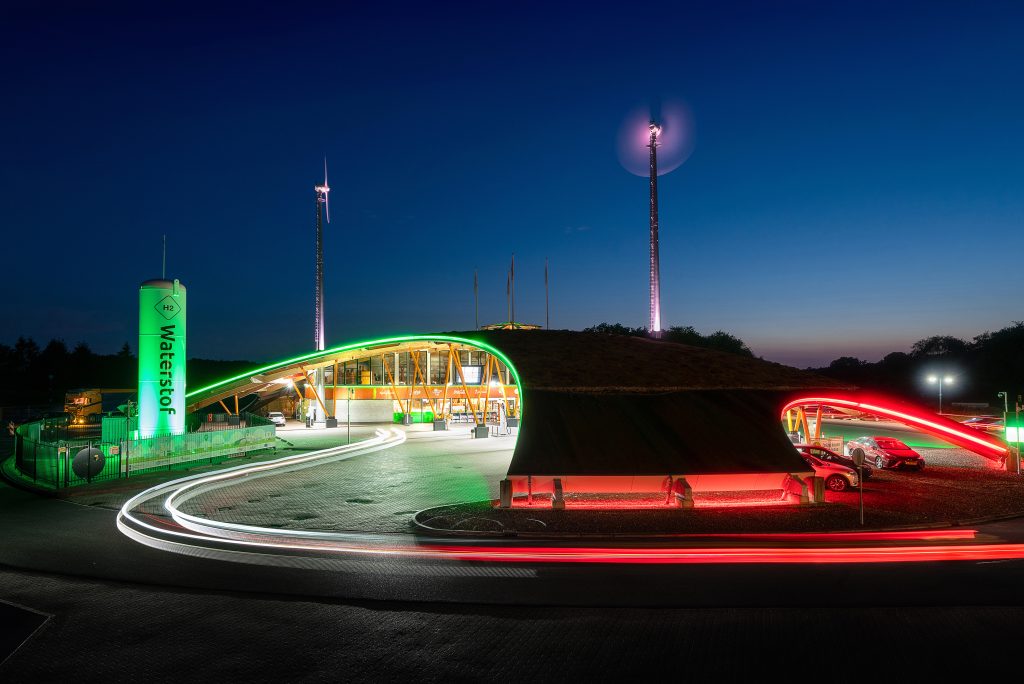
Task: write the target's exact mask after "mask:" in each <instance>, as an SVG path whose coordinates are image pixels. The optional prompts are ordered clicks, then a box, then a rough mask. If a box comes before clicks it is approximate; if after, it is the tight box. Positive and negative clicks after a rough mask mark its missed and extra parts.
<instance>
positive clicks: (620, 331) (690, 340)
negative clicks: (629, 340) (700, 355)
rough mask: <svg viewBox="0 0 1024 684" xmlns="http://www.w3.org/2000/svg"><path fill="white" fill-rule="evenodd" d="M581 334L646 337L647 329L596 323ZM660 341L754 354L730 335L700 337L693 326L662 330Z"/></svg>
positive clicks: (750, 355)
mask: <svg viewBox="0 0 1024 684" xmlns="http://www.w3.org/2000/svg"><path fill="white" fill-rule="evenodd" d="M583 332H587V333H599V334H602V335H627V336H629V337H648V336H649V335H648V332H647V328H630V327H629V326H625V325H622V324H621V323H598V324H597V325H593V326H591V327H589V328H584V329H583ZM661 339H662V340H664V341H666V342H676V343H678V344H688V345H690V346H691V347H704V348H705V349H716V350H718V351H723V352H728V353H730V354H739V355H740V356H749V357H753V356H754V352H752V351H750V347H748V346H747V345H746V344H744V342H743V340H741V339H740V338H738V337H736V336H735V335H730V334H729V333H727V332H724V331H722V330H716V331H715V332H713V333H711V334H710V335H702V334H701V333H699V332H697V331H696V330H694V329H693V326H689V325H687V326H680V325H674V326H672V327H671V328H669V329H668V330H663V331H662V333H661Z"/></svg>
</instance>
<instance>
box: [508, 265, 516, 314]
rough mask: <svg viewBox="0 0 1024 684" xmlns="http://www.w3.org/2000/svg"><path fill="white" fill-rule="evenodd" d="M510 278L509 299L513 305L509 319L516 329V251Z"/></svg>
mask: <svg viewBox="0 0 1024 684" xmlns="http://www.w3.org/2000/svg"><path fill="white" fill-rule="evenodd" d="M509 279H510V281H511V289H512V295H511V299H510V300H509V301H510V302H511V306H510V311H511V313H510V314H509V321H511V323H512V329H513V330H515V327H516V253H515V252H512V268H511V269H510V270H509Z"/></svg>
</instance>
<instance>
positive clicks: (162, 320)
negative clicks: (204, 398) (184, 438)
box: [139, 280, 185, 439]
mask: <svg viewBox="0 0 1024 684" xmlns="http://www.w3.org/2000/svg"><path fill="white" fill-rule="evenodd" d="M184 432H185V286H184V285H182V284H181V283H179V282H178V281H177V280H174V281H170V280H147V281H146V282H144V283H142V285H140V286H139V436H140V437H142V438H143V439H145V438H147V437H153V436H157V435H180V434H182V433H184Z"/></svg>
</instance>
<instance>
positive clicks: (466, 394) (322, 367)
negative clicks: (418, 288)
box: [186, 334, 521, 416]
mask: <svg viewBox="0 0 1024 684" xmlns="http://www.w3.org/2000/svg"><path fill="white" fill-rule="evenodd" d="M469 355H475V356H469ZM467 358H472V359H473V360H474V366H473V368H472V369H470V368H469V367H468V365H467V363H466V362H465V361H464V360H463V359H467ZM400 359H401V361H400ZM360 360H363V361H365V362H366V366H365V367H366V370H364V371H361V372H350V373H349V376H350V377H349V378H348V379H346V378H344V377H343V373H342V372H340V369H341V368H344V367H345V364H346V363H350V362H354V361H360ZM432 360H433V361H432ZM371 361H372V364H371ZM432 363H433V365H432ZM371 367H372V371H371V370H370V369H371ZM471 370H472V371H475V373H476V375H475V377H474V376H473V375H472V373H471V372H470V371H471ZM317 373H322V374H323V375H324V376H325V377H326V378H327V379H328V382H327V383H326V385H327V387H326V389H325V390H324V395H323V396H320V395H319V394H318V392H317V390H316V386H315V385H316V383H314V382H313V381H312V379H313V377H314V376H315V375H316V374H317ZM353 375H354V376H355V378H354V379H353V378H352V376H353ZM349 380H351V382H349ZM300 385H302V386H303V389H302V391H300V389H299V387H300ZM342 388H343V389H344V391H345V392H344V394H342V393H341V389H342ZM282 390H288V391H294V392H296V393H298V394H299V395H300V396H302V397H303V398H306V399H308V400H310V401H317V402H319V403H321V404H322V405H323V406H324V409H325V412H326V413H327V415H328V416H330V415H332V414H333V411H332V410H331V408H330V407H331V405H332V404H333V402H334V401H335V400H336V399H338V398H348V397H351V398H354V399H366V398H373V399H386V400H392V401H395V402H398V403H399V404H400V405H402V406H403V410H406V409H405V408H404V407H406V406H410V407H411V406H412V403H413V401H414V400H416V401H423V402H429V403H430V405H431V407H432V408H433V409H437V408H438V407H441V408H443V407H444V406H446V405H448V404H450V402H451V400H452V399H456V398H458V399H459V400H460V401H462V402H464V403H468V404H469V406H470V408H475V410H476V411H480V410H481V408H482V407H486V405H487V402H488V401H489V400H494V399H498V398H502V399H508V400H512V403H514V404H518V403H519V401H518V400H519V397H520V381H519V373H518V371H517V370H516V368H515V366H513V365H512V362H511V361H509V359H508V357H507V356H505V354H503V353H502V352H501V351H500V350H498V349H496V348H494V347H493V346H492V345H490V344H488V343H487V342H486V341H482V340H472V339H467V338H465V337H461V336H457V335H441V334H439V335H405V336H400V337H387V338H381V339H376V340H367V341H362V342H353V343H351V344H345V345H341V346H338V347H333V348H331V349H326V350H324V351H315V352H310V353H307V354H303V355H300V356H296V357H293V358H290V359H285V360H283V361H278V362H276V363H271V364H267V365H265V366H262V367H260V368H255V369H253V370H252V371H249V372H247V373H241V374H239V375H236V376H233V377H230V378H226V379H224V380H221V381H218V382H215V383H213V384H210V385H207V386H205V387H200V388H199V389H196V390H193V391H191V392H189V393H188V394H187V395H186V400H187V405H188V410H189V411H190V412H192V411H197V410H199V409H202V408H204V407H207V406H211V405H215V404H220V405H221V406H222V407H224V408H225V410H227V412H228V413H230V412H231V408H232V401H228V400H234V402H233V405H234V406H235V407H236V412H237V406H238V403H237V399H238V398H239V397H244V396H249V395H253V394H256V395H260V396H265V395H270V394H274V393H280V392H282ZM349 390H351V394H350V393H349ZM336 392H337V396H335V394H336ZM225 402H227V403H225ZM517 410H521V409H518V408H517ZM433 412H434V414H435V415H440V414H441V412H440V411H438V410H434V411H433Z"/></svg>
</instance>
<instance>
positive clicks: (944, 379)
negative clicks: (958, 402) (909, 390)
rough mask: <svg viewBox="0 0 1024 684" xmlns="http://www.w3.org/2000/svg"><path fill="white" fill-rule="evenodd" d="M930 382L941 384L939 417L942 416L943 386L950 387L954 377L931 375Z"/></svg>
mask: <svg viewBox="0 0 1024 684" xmlns="http://www.w3.org/2000/svg"><path fill="white" fill-rule="evenodd" d="M928 382H929V383H931V384H933V385H934V384H935V383H938V384H939V415H940V416H941V415H942V386H943V385H950V384H952V383H953V376H952V375H929V376H928Z"/></svg>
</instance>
